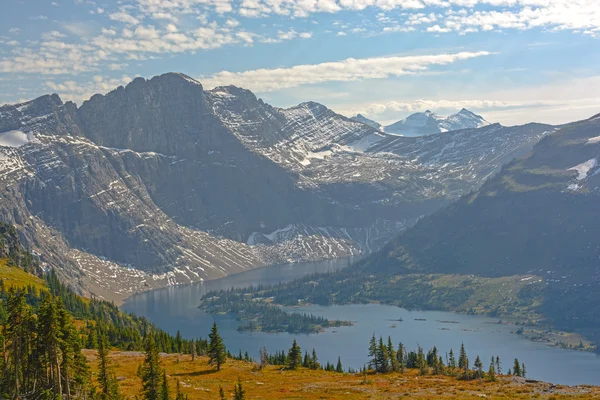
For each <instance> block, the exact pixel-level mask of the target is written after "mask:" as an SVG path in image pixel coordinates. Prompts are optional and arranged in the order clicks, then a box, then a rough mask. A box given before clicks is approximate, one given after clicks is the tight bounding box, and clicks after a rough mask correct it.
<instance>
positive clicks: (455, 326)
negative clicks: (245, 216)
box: [122, 259, 600, 385]
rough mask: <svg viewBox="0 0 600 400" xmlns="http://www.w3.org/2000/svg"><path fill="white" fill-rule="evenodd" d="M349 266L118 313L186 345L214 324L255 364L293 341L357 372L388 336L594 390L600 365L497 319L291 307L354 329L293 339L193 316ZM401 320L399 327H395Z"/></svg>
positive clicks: (158, 297)
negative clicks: (216, 302)
mask: <svg viewBox="0 0 600 400" xmlns="http://www.w3.org/2000/svg"><path fill="white" fill-rule="evenodd" d="M351 262H352V260H351V259H339V260H329V261H320V262H312V263H298V264H286V265H280V266H274V267H267V268H261V269H255V270H251V271H247V272H244V273H241V274H236V275H232V276H229V277H226V278H223V279H219V280H215V281H209V282H203V283H198V284H191V285H185V286H175V287H170V288H165V289H158V290H154V291H150V292H145V293H141V294H138V295H135V296H133V297H131V298H129V299H127V301H126V302H125V304H124V305H123V307H122V308H123V309H124V310H125V311H128V312H134V313H136V314H138V315H143V316H145V317H147V318H148V319H149V320H150V321H152V322H153V323H155V324H156V325H158V326H159V327H160V328H162V329H164V330H166V331H168V332H170V333H173V334H174V333H176V332H177V330H179V331H180V332H181V334H182V335H183V336H184V337H188V338H190V337H198V336H201V337H203V338H205V337H206V336H207V335H208V332H209V330H210V327H211V326H212V323H213V321H216V322H217V325H218V326H219V330H220V332H221V334H222V336H223V339H224V341H225V344H226V345H227V347H228V349H229V350H230V351H231V352H232V353H237V352H238V350H240V349H241V350H242V351H243V352H245V351H248V352H249V353H250V355H251V356H253V357H254V358H258V351H259V348H260V347H261V346H263V345H264V346H267V349H268V350H269V352H274V351H275V350H282V349H288V348H289V347H290V345H291V343H292V340H293V339H297V340H298V344H299V345H300V346H301V347H302V349H303V350H308V351H309V352H310V351H312V349H313V348H315V349H316V351H317V355H318V357H319V360H320V361H321V362H322V363H325V362H326V361H330V362H336V361H337V357H338V356H340V357H341V359H342V363H343V365H344V367H345V368H347V367H353V368H355V369H359V368H360V367H362V366H363V365H364V364H365V363H366V362H367V359H368V356H367V347H368V341H369V338H370V337H371V336H372V335H373V333H375V334H376V335H377V336H379V335H382V336H384V338H387V336H391V337H392V340H393V342H394V344H395V345H396V346H397V345H398V343H399V342H403V343H404V344H405V345H406V346H407V347H408V349H411V350H412V349H416V348H417V346H418V345H420V346H421V347H423V348H424V349H425V350H427V349H429V348H431V347H433V346H434V345H435V346H437V348H438V350H439V351H440V352H441V354H442V355H443V354H445V353H446V352H448V351H450V349H451V348H452V349H454V352H455V353H457V352H458V350H459V349H460V345H461V343H462V342H464V344H465V347H466V349H467V352H468V354H469V359H470V361H471V363H472V362H473V361H474V360H475V357H476V355H479V356H480V357H481V359H482V360H483V363H484V366H485V369H486V370H487V367H488V365H489V360H490V358H491V357H492V356H496V355H498V356H500V359H501V360H502V364H503V371H504V372H506V371H507V370H508V368H512V364H513V359H514V358H515V357H518V358H519V360H520V361H521V362H524V363H525V364H526V367H527V371H528V377H529V378H532V379H539V380H544V381H550V382H553V383H559V384H567V385H576V384H595V385H600V357H598V356H596V355H595V354H592V353H584V352H578V351H573V350H562V349H556V348H552V347H549V346H546V345H544V344H541V343H535V342H531V341H529V340H527V339H524V338H522V337H520V336H518V335H516V334H514V333H513V331H514V330H515V328H514V327H513V326H510V325H499V324H498V323H497V322H498V320H497V319H491V318H487V317H481V316H470V315H459V314H453V313H448V312H436V311H407V310H404V309H401V308H398V307H394V306H386V305H378V304H368V305H347V306H328V307H321V306H306V307H294V308H293V309H291V310H293V311H298V312H306V313H310V314H314V315H318V316H323V317H326V318H329V319H341V320H350V321H353V322H354V325H353V326H351V327H341V328H336V329H329V330H327V331H326V332H322V333H319V334H311V335H291V334H287V333H278V334H270V333H262V332H253V333H252V332H238V331H237V326H238V322H237V321H236V320H235V318H233V317H232V316H227V315H216V316H213V315H210V314H206V313H205V312H203V311H202V310H200V309H198V304H199V299H200V297H202V295H204V294H205V293H207V292H209V291H212V290H220V289H228V288H231V287H247V286H251V285H257V284H260V283H262V284H273V283H278V282H287V281H290V280H293V279H295V278H298V277H301V276H304V275H306V274H310V273H314V272H326V271H335V270H338V269H340V268H344V267H346V266H347V265H349V264H350V263H351ZM401 318H402V319H403V322H397V321H393V320H398V319H401ZM442 321H453V322H456V323H445V322H442Z"/></svg>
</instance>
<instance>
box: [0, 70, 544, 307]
mask: <svg viewBox="0 0 600 400" xmlns="http://www.w3.org/2000/svg"><path fill="white" fill-rule="evenodd" d="M476 117H477V116H476ZM428 118H432V119H435V120H436V121H437V127H438V128H437V129H440V131H441V129H446V128H445V127H449V129H450V128H452V127H455V126H458V125H452V123H454V122H456V121H458V122H456V123H462V121H476V122H475V123H476V125H477V126H479V125H482V124H483V122H481V121H480V120H479V119H478V118H474V117H472V116H471V115H470V113H468V112H466V111H465V110H463V111H461V112H460V113H458V114H455V115H454V116H453V117H451V118H449V119H444V120H443V121H442V120H440V119H436V118H437V117H435V116H429V117H428ZM477 121H479V122H477ZM405 125H406V124H405ZM426 125H427V124H426ZM463 127H464V126H463ZM427 129H430V128H429V126H428V125H427ZM554 129H555V128H554V127H552V126H549V125H543V124H528V125H524V126H520V127H503V126H501V125H499V124H493V125H488V124H487V123H486V124H485V126H482V127H471V128H470V129H462V130H458V131H452V132H445V133H444V134H440V135H428V136H423V137H416V138H410V137H401V136H397V135H389V134H386V133H384V132H381V131H379V130H377V129H374V128H373V127H371V126H368V125H366V124H365V123H363V122H356V121H354V120H352V119H348V118H345V117H343V116H341V115H338V114H336V113H334V112H333V111H331V110H330V109H328V108H327V107H325V106H323V105H321V104H318V103H314V102H308V103H302V104H300V105H298V106H296V107H291V108H288V109H281V108H276V107H272V106H270V105H268V104H265V103H264V102H263V101H262V100H260V99H257V98H256V96H255V95H254V94H252V93H251V92H250V91H247V90H244V89H240V88H237V87H233V86H227V87H218V88H215V89H213V90H210V91H205V90H203V88H202V85H201V84H200V83H199V82H197V81H195V80H193V79H191V78H189V77H187V76H185V75H182V74H175V73H170V74H165V75H162V76H159V77H155V78H153V79H151V80H145V79H142V78H137V79H135V80H134V81H133V82H131V83H130V84H129V85H127V87H125V88H123V87H119V88H117V89H116V90H114V91H112V92H110V93H109V94H107V95H105V96H103V95H95V96H93V97H92V98H91V99H90V100H89V101H86V102H84V103H83V104H82V105H81V106H80V107H77V106H76V105H75V104H73V103H70V102H67V103H63V102H62V101H61V100H60V98H59V97H58V96H57V95H47V96H43V97H40V98H38V99H35V100H33V101H30V102H26V103H22V104H16V105H7V106H3V107H0V187H2V190H1V191H0V196H1V201H0V218H1V219H2V220H4V221H8V222H10V223H13V224H15V225H16V226H17V228H18V229H19V231H20V232H21V234H22V235H23V238H24V239H25V240H26V242H27V244H28V245H29V246H30V247H31V248H32V249H33V250H34V251H37V252H40V253H42V254H44V255H45V256H44V260H43V261H45V262H47V263H49V264H51V265H54V266H58V267H59V268H60V270H61V274H62V275H63V277H64V278H66V279H67V280H69V281H70V282H72V283H75V284H76V286H78V287H79V288H81V289H82V290H84V291H88V292H91V293H94V294H97V295H100V296H104V297H107V298H117V299H119V298H122V297H124V296H127V295H129V294H131V293H133V292H135V291H140V290H145V289H149V288H154V287H160V286H165V285H172V284H177V283H187V282H191V281H198V280H202V279H212V278H217V277H220V276H224V275H226V274H230V273H234V272H239V271H242V270H245V269H248V268H253V267H256V266H260V265H267V264H273V263H279V262H287V261H299V260H312V259H322V258H331V257H341V256H346V255H352V254H358V253H364V252H368V251H372V250H376V249H378V248H379V247H381V246H382V245H383V244H384V243H385V242H386V241H388V240H389V239H390V238H392V237H393V236H395V235H397V234H398V233H399V232H401V231H402V230H404V229H406V228H407V227H409V226H411V225H412V224H414V223H415V222H416V221H417V220H418V219H419V218H420V217H422V216H423V215H427V214H430V213H432V212H434V211H435V210H437V209H439V208H440V207H442V206H444V205H446V204H448V203H449V202H451V201H452V200H454V199H457V198H459V197H460V196H462V195H464V194H466V193H468V192H470V191H472V190H474V189H476V188H478V187H479V186H480V185H481V184H482V183H483V182H484V181H485V179H487V178H488V177H489V176H491V175H492V174H493V173H494V172H495V171H497V170H498V169H499V168H500V167H501V166H502V165H503V164H504V163H506V162H508V161H510V160H511V159H513V158H515V157H518V156H521V155H523V154H526V153H527V152H528V151H529V150H530V149H531V148H532V146H533V145H534V144H535V143H536V142H537V141H538V140H539V139H540V138H541V137H542V136H544V135H545V134H548V133H550V132H552V131H553V130H554Z"/></svg>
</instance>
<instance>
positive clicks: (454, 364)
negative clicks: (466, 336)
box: [448, 349, 456, 370]
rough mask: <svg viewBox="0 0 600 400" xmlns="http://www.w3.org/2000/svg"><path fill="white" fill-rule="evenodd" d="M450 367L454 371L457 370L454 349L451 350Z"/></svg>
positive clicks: (449, 355) (449, 356)
mask: <svg viewBox="0 0 600 400" xmlns="http://www.w3.org/2000/svg"><path fill="white" fill-rule="evenodd" d="M448 367H450V369H452V370H454V369H456V358H455V357H454V351H453V350H452V349H450V353H449V354H448Z"/></svg>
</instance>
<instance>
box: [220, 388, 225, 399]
mask: <svg viewBox="0 0 600 400" xmlns="http://www.w3.org/2000/svg"><path fill="white" fill-rule="evenodd" d="M219 399H221V400H225V391H224V390H223V386H219Z"/></svg>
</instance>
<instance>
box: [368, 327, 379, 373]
mask: <svg viewBox="0 0 600 400" xmlns="http://www.w3.org/2000/svg"><path fill="white" fill-rule="evenodd" d="M377 351H378V347H377V339H376V338H375V334H374V333H373V336H372V337H371V340H370V341H369V367H370V368H374V369H375V371H379V365H378V363H377Z"/></svg>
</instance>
